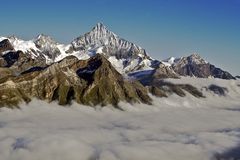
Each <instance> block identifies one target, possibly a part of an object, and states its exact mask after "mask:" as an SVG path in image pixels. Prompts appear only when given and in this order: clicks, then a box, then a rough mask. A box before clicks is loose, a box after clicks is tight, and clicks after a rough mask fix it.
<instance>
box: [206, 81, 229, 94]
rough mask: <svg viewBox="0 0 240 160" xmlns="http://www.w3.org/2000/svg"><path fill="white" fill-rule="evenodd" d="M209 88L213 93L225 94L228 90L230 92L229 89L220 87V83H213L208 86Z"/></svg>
mask: <svg viewBox="0 0 240 160" xmlns="http://www.w3.org/2000/svg"><path fill="white" fill-rule="evenodd" d="M208 90H210V91H212V92H213V93H215V94H217V95H219V96H225V95H226V92H228V89H227V88H225V87H220V86H218V85H215V84H212V85H210V86H208Z"/></svg>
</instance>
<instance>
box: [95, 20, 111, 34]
mask: <svg viewBox="0 0 240 160" xmlns="http://www.w3.org/2000/svg"><path fill="white" fill-rule="evenodd" d="M107 30H108V29H107V27H106V26H105V25H104V24H103V23H101V22H99V23H97V24H96V25H95V27H93V29H92V31H98V32H99V31H100V32H102V31H107Z"/></svg>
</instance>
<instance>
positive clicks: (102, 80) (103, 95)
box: [0, 54, 151, 106]
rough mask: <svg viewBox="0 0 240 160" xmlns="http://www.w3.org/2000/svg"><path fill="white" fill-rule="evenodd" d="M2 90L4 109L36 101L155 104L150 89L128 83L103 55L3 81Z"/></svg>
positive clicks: (66, 61)
mask: <svg viewBox="0 0 240 160" xmlns="http://www.w3.org/2000/svg"><path fill="white" fill-rule="evenodd" d="M0 89H1V92H0V106H3V105H9V106H15V105H18V104H19V103H20V102H29V101H31V99H32V98H38V99H41V100H47V101H48V102H52V101H54V100H57V101H58V102H59V104H60V105H66V104H69V103H71V100H75V101H76V102H77V103H79V104H85V105H92V106H95V105H103V106H104V105H107V104H112V105H114V106H117V104H118V103H119V102H120V101H125V102H129V103H136V102H141V103H147V104H151V98H150V97H149V96H148V92H147V90H146V88H144V87H143V86H142V85H141V84H140V83H139V82H137V81H132V80H126V79H124V78H123V76H122V75H121V74H120V73H118V72H117V71H116V70H115V68H114V67H112V65H111V64H110V62H108V61H107V59H105V58H104V56H102V55H100V54H97V55H95V56H93V57H91V58H90V59H88V60H78V59H77V58H76V57H74V56H69V57H67V58H65V59H63V60H62V61H60V62H57V63H54V64H52V65H50V66H48V67H47V68H39V69H37V70H32V71H31V72H23V73H22V74H21V75H19V76H12V77H9V78H8V79H5V80H4V81H2V82H1V84H0Z"/></svg>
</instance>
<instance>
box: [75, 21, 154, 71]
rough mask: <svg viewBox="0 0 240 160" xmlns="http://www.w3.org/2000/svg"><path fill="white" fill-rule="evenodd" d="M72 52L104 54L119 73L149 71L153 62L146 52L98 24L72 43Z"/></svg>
mask: <svg viewBox="0 0 240 160" xmlns="http://www.w3.org/2000/svg"><path fill="white" fill-rule="evenodd" d="M72 46H73V50H74V51H82V52H90V53H100V54H104V55H105V56H106V57H107V58H108V60H109V61H110V62H111V63H112V64H113V65H114V66H115V68H116V69H117V70H118V71H119V72H131V71H136V70H142V69H151V68H152V65H153V64H154V62H155V63H156V61H154V60H153V59H152V58H150V57H149V56H148V54H147V53H146V51H145V50H144V49H143V48H141V47H139V46H137V45H136V44H134V43H131V42H129V41H127V40H124V39H122V38H120V37H119V36H117V35H116V34H115V33H113V32H111V31H109V30H108V29H107V27H106V26H104V25H103V24H102V23H98V24H97V25H96V26H95V27H94V28H93V29H92V30H91V31H90V32H88V33H86V34H85V35H83V36H80V37H78V38H76V39H75V40H74V41H73V42H72Z"/></svg>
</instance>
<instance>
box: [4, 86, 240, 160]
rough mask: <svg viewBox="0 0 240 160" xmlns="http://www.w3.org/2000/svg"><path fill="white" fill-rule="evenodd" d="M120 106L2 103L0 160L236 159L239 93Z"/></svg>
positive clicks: (174, 97)
mask: <svg viewBox="0 0 240 160" xmlns="http://www.w3.org/2000/svg"><path fill="white" fill-rule="evenodd" d="M234 89H235V88H234ZM209 94H210V93H209ZM209 97H210V96H209ZM153 98H154V97H153ZM120 106H121V107H122V109H123V110H124V111H121V110H117V109H113V108H112V107H110V106H107V107H105V108H103V109H101V108H100V107H97V108H92V107H86V106H82V105H78V104H72V105H71V106H65V107H60V106H58V105H57V104H56V103H51V104H48V103H46V102H43V101H38V100H34V101H33V102H32V103H30V104H28V105H22V106H21V109H15V110H11V109H7V108H2V109H1V110H0V160H160V159H164V160H208V159H209V160H210V159H211V160H212V159H220V158H225V159H230V158H231V157H234V156H239V154H238V155H237V153H238V151H239V148H240V147H239V148H236V147H237V146H239V144H240V100H239V99H238V94H235V96H229V97H224V98H223V97H219V96H213V95H212V97H210V98H205V99H197V98H194V97H192V96H190V95H188V97H185V98H179V97H177V96H171V97H170V98H160V99H159V98H154V104H153V105H152V106H148V105H142V104H136V105H134V106H132V105H130V104H125V103H121V104H120ZM234 151H235V152H234ZM229 153H231V154H230V155H229ZM219 157H220V158H219ZM238 158H240V156H239V157H238Z"/></svg>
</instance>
